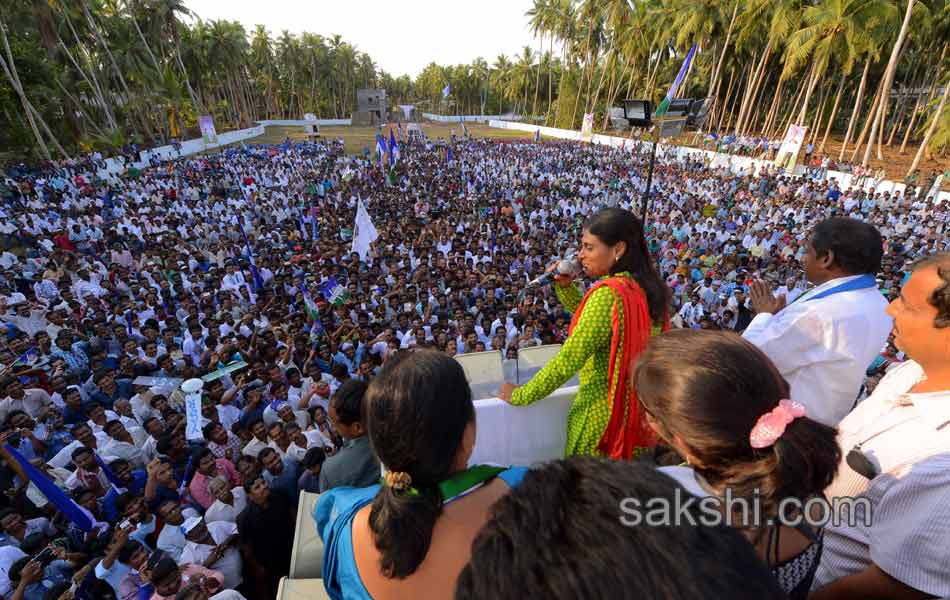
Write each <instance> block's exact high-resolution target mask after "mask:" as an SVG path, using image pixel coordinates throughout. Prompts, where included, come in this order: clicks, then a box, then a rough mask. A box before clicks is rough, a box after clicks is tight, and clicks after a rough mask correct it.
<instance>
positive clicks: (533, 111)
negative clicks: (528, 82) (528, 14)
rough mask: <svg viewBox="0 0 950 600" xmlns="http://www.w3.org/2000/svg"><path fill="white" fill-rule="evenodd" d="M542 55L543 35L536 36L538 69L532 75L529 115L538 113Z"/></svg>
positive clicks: (532, 115)
mask: <svg viewBox="0 0 950 600" xmlns="http://www.w3.org/2000/svg"><path fill="white" fill-rule="evenodd" d="M543 57H544V36H540V37H539V38H538V71H537V73H536V74H535V76H534V101H533V102H532V103H531V117H532V118H533V117H535V116H537V114H538V88H539V87H541V59H542V58H543Z"/></svg>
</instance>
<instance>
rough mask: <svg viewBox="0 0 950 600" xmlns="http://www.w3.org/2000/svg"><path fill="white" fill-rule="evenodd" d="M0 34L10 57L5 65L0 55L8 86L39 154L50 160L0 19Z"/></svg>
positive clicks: (0, 64)
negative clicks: (15, 98)
mask: <svg viewBox="0 0 950 600" xmlns="http://www.w3.org/2000/svg"><path fill="white" fill-rule="evenodd" d="M0 34H2V35H3V45H4V47H5V48H6V49H7V56H9V57H10V65H9V66H7V61H6V60H5V59H4V58H3V56H2V55H0V67H3V73H4V75H6V77H7V81H8V82H9V83H10V87H12V88H13V91H14V92H16V95H17V97H18V98H19V99H20V104H21V105H22V106H23V112H24V113H25V114H26V120H27V122H28V123H29V124H30V129H31V130H32V131H33V138H34V139H35V140H36V145H37V146H38V147H39V149H40V155H42V157H43V158H45V159H46V160H51V159H52V157H51V156H50V153H49V148H47V147H46V141H45V140H43V136H42V135H40V130H39V128H37V126H36V120H35V119H34V118H33V111H32V110H30V108H31V105H30V101H29V99H28V98H27V97H26V93H25V92H24V91H23V88H22V87H21V86H20V79H19V76H18V75H17V73H16V65H15V64H13V54H12V53H11V52H9V48H10V44H9V42H8V41H7V27H6V25H4V23H3V21H0Z"/></svg>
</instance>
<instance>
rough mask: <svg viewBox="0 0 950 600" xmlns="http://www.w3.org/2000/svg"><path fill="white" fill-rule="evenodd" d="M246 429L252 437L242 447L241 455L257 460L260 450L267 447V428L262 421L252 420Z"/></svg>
mask: <svg viewBox="0 0 950 600" xmlns="http://www.w3.org/2000/svg"><path fill="white" fill-rule="evenodd" d="M247 428H248V430H250V432H251V434H252V435H253V436H254V437H253V438H251V441H249V442H248V443H247V445H245V446H244V450H243V451H242V454H245V455H247V456H250V457H251V458H257V455H258V454H260V453H261V450H263V449H264V448H267V446H268V440H267V426H265V425H264V421H263V420H262V419H254V420H253V421H251V423H250V424H249V425H248V427H247Z"/></svg>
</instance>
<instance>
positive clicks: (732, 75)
mask: <svg viewBox="0 0 950 600" xmlns="http://www.w3.org/2000/svg"><path fill="white" fill-rule="evenodd" d="M735 78H736V70H735V69H730V71H729V85H728V86H727V87H726V97H725V98H723V100H722V106H721V108H720V109H719V121H718V124H717V125H716V131H722V120H723V119H724V118H725V116H726V113H727V112H729V111H728V110H727V109H728V108H729V96H731V95H732V84H733V82H734V81H735Z"/></svg>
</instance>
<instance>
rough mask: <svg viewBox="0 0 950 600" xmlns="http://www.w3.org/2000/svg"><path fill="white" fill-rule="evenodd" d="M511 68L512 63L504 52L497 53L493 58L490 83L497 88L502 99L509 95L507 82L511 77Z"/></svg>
mask: <svg viewBox="0 0 950 600" xmlns="http://www.w3.org/2000/svg"><path fill="white" fill-rule="evenodd" d="M512 70H513V69H512V64H511V62H510V61H509V60H508V57H507V56H505V55H504V54H499V55H498V57H497V58H496V59H495V64H494V65H493V66H492V74H491V83H492V86H493V87H494V88H495V89H497V90H499V92H500V94H499V96H500V99H501V100H502V101H504V100H507V99H508V98H509V97H510V96H509V89H508V86H507V83H508V80H509V79H510V78H511V75H512ZM502 106H503V105H502ZM501 110H503V108H502V107H501V106H500V107H499V111H501Z"/></svg>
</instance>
